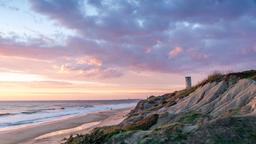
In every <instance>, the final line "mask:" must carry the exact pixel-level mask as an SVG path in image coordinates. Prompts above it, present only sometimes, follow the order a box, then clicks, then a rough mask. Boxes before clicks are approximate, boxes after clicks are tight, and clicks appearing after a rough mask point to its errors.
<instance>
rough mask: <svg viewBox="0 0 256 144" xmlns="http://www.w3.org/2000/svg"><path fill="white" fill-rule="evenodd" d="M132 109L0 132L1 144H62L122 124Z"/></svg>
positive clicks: (70, 118)
mask: <svg viewBox="0 0 256 144" xmlns="http://www.w3.org/2000/svg"><path fill="white" fill-rule="evenodd" d="M130 109H131V108H125V109H117V110H108V111H101V112H95V113H89V114H86V115H80V116H73V117H68V118H63V119H60V120H55V121H51V122H46V123H42V124H38V125H33V126H27V127H22V128H19V129H13V130H8V131H1V132H0V141H1V144H60V143H61V141H62V140H63V139H64V138H65V137H68V136H70V135H71V134H85V133H88V132H89V131H90V130H92V129H93V128H95V127H99V126H106V125H114V124H118V123H120V122H121V121H122V120H123V119H124V118H125V115H126V114H127V113H128V112H129V111H130Z"/></svg>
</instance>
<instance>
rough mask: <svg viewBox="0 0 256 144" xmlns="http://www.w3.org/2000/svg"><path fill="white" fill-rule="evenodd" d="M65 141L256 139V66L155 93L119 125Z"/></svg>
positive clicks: (125, 143) (162, 143) (137, 143)
mask: <svg viewBox="0 0 256 144" xmlns="http://www.w3.org/2000/svg"><path fill="white" fill-rule="evenodd" d="M65 143H66V144H87V143H88V144H98V143H106V144H108V143H109V144H112V143H113V144H172V143H173V144H176V143H177V144H180V143H185V144H186V143H187V144H200V143H202V144H203V143H210V144H211V143H212V144H214V143H223V144H224V143H225V144H229V143H230V144H231V143H232V144H233V143H237V144H238V143H241V144H242V143H247V144H250V143H252V144H253V143H256V70H250V71H244V72H238V73H229V74H214V75H211V76H209V77H208V78H207V79H205V80H204V81H202V82H201V83H199V84H197V85H195V86H193V87H192V88H189V89H184V90H181V91H176V92H173V93H169V94H164V95H162V96H158V97H155V96H151V97H149V98H148V99H145V100H142V101H140V102H139V103H138V104H137V106H136V107H135V108H134V109H133V110H132V111H131V112H130V113H129V115H128V116H127V118H126V119H125V120H124V121H123V122H121V123H120V124H119V125H116V126H109V127H102V128H96V129H95V130H93V132H92V133H91V134H87V135H77V136H73V137H70V138H69V139H67V141H66V142H65Z"/></svg>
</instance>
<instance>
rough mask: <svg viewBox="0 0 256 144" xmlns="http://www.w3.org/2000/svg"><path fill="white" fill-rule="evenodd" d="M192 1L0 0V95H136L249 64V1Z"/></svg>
mask: <svg viewBox="0 0 256 144" xmlns="http://www.w3.org/2000/svg"><path fill="white" fill-rule="evenodd" d="M198 2H199V3H202V4H201V7H197V4H195V3H193V2H190V1H188V2H187V3H182V2H179V1H178V0H171V1H158V2H154V1H153V0H152V1H148V2H147V5H145V4H143V1H141V2H140V1H137V0H131V1H122V0H120V1H111V0H104V1H102V2H100V1H94V0H62V1H58V0H18V1H16V0H1V2H0V17H1V19H0V100H49V99H51V100H69V99H72V100H75V99H131V98H145V97H147V96H150V95H159V94H163V93H167V92H171V91H174V90H179V89H183V88H184V87H185V81H184V77H185V76H187V75H190V76H192V80H193V84H196V83H197V82H198V81H200V80H202V78H204V77H205V76H206V75H208V74H209V73H212V72H214V71H223V72H228V71H230V70H245V69H253V68H256V63H255V61H256V43H255V42H256V40H255V37H256V33H255V31H256V18H255V13H256V11H255V7H253V6H255V3H254V2H253V1H250V0H249V1H248V3H246V2H245V3H243V4H240V3H239V1H236V2H233V1H226V2H223V3H222V2H221V1H219V2H217V1H216V2H215V3H214V4H211V3H204V2H203V1H198ZM209 2H210V1H209ZM208 5H212V9H208ZM240 5H242V6H240ZM252 5H253V6H252ZM229 8H231V9H233V11H234V12H232V13H230V12H228V11H226V10H227V9H229ZM216 9H218V11H219V12H217V13H216V12H215V10H216ZM201 10H207V11H208V12H205V14H203V13H201V12H200V11H201ZM240 11H241V12H240ZM213 23H214V25H213ZM234 40H235V41H234Z"/></svg>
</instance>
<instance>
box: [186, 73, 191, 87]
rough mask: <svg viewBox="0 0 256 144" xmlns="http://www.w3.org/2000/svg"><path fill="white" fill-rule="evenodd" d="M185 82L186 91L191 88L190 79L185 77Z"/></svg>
mask: <svg viewBox="0 0 256 144" xmlns="http://www.w3.org/2000/svg"><path fill="white" fill-rule="evenodd" d="M185 80H186V89H189V88H191V86H192V82H191V77H190V76H186V77H185Z"/></svg>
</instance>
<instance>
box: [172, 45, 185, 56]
mask: <svg viewBox="0 0 256 144" xmlns="http://www.w3.org/2000/svg"><path fill="white" fill-rule="evenodd" d="M182 52H183V49H182V48H180V47H176V48H174V49H172V50H171V51H170V52H169V57H170V58H175V57H177V56H178V55H180V54H181V53H182Z"/></svg>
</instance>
